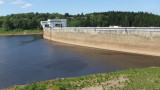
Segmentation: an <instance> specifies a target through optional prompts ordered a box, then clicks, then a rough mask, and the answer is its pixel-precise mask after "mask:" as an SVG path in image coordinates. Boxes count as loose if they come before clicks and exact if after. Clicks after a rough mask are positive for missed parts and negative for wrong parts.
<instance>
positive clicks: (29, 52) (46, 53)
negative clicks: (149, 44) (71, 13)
mask: <svg viewBox="0 0 160 90" xmlns="http://www.w3.org/2000/svg"><path fill="white" fill-rule="evenodd" d="M145 67H160V57H155V56H148V55H140V54H131V53H123V52H116V51H110V50H101V49H94V48H88V47H81V46H74V45H69V44H64V43H59V42H53V41H49V40H46V39H43V38H42V35H28V36H1V37H0V89H1V88H6V87H10V86H13V85H23V84H27V83H31V82H38V81H45V80H51V79H56V78H66V77H77V76H83V75H90V74H97V73H107V72H115V71H120V70H127V69H132V68H145Z"/></svg>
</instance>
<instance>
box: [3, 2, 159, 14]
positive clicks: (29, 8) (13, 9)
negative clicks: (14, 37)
mask: <svg viewBox="0 0 160 90" xmlns="http://www.w3.org/2000/svg"><path fill="white" fill-rule="evenodd" d="M113 10H114V11H134V12H138V11H144V12H149V13H154V14H159V15H160V0H0V16H4V15H8V14H16V13H28V12H40V13H46V12H49V13H61V14H64V13H70V14H78V13H82V12H83V13H91V12H106V11H113Z"/></svg>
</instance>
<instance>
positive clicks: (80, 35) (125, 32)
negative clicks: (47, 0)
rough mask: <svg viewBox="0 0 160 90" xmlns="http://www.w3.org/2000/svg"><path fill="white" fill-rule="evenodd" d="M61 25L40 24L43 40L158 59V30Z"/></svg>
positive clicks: (154, 28)
mask: <svg viewBox="0 0 160 90" xmlns="http://www.w3.org/2000/svg"><path fill="white" fill-rule="evenodd" d="M59 21H62V20H59ZM63 23H66V22H63V21H62V23H58V24H62V25H60V26H61V27H56V23H55V24H54V25H55V26H54V27H45V25H43V22H41V24H42V26H43V37H44V38H45V39H48V40H52V41H57V42H63V43H68V44H73V45H80V46H86V47H93V48H99V49H107V50H114V51H122V52H129V53H137V54H145V55H154V56H160V27H66V26H64V27H63ZM65 25H66V24H65ZM49 26H53V25H51V23H49Z"/></svg>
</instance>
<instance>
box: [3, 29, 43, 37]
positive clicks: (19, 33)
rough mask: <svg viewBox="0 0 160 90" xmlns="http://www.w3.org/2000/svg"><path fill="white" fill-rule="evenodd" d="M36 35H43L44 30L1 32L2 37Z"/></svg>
mask: <svg viewBox="0 0 160 90" xmlns="http://www.w3.org/2000/svg"><path fill="white" fill-rule="evenodd" d="M36 34H43V30H32V31H29V30H24V31H11V32H10V31H6V32H0V36H19V35H36Z"/></svg>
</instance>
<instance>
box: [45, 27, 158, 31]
mask: <svg viewBox="0 0 160 90" xmlns="http://www.w3.org/2000/svg"><path fill="white" fill-rule="evenodd" d="M44 30H94V31H105V30H106V31H107V30H108V31H111V30H121V31H138V30H140V31H160V27H116V28H113V27H55V28H44Z"/></svg>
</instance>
